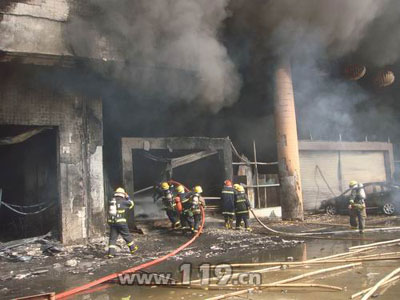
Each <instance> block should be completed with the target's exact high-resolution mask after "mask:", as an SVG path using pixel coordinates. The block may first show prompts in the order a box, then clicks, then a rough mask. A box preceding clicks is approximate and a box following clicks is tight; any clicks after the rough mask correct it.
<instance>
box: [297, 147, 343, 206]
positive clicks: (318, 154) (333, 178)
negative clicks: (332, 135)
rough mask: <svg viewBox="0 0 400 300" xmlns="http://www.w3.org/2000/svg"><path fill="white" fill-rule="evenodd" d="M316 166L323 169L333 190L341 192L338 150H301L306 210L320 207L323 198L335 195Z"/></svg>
mask: <svg viewBox="0 0 400 300" xmlns="http://www.w3.org/2000/svg"><path fill="white" fill-rule="evenodd" d="M316 166H318V167H319V169H320V170H321V172H322V174H323V176H324V177H325V179H326V181H327V183H328V184H329V186H330V188H331V189H332V190H333V192H334V193H335V194H336V195H339V194H340V188H339V179H338V166H339V155H338V152H337V151H309V150H301V151H300V170H301V183H302V188H303V203H304V209H305V210H314V209H318V208H319V206H320V203H321V201H322V200H325V199H328V198H332V197H333V195H332V193H331V192H330V190H329V188H328V186H327V184H326V183H325V181H324V180H323V178H322V176H321V173H320V172H319V171H318V169H317V168H316Z"/></svg>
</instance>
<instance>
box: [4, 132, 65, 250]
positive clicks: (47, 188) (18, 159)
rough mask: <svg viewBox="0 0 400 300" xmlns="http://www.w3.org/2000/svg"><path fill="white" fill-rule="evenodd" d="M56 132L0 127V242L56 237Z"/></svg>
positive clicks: (57, 197) (58, 211)
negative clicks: (42, 236) (50, 234)
mask: <svg viewBox="0 0 400 300" xmlns="http://www.w3.org/2000/svg"><path fill="white" fill-rule="evenodd" d="M57 147H58V131H57V129H56V128H50V127H36V126H35V127H33V126H19V125H18V126H17V125H1V126H0V170H1V172H0V242H6V241H10V240H16V239H22V238H28V237H33V236H40V235H44V234H47V233H48V232H52V233H54V234H56V235H58V234H59V232H60V231H59V229H60V228H59V226H60V209H59V201H60V200H59V199H60V197H59V188H58V185H59V172H58V154H57V153H58V151H57Z"/></svg>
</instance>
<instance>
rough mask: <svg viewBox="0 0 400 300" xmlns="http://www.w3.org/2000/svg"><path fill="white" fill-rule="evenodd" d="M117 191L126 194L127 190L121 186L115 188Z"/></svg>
mask: <svg viewBox="0 0 400 300" xmlns="http://www.w3.org/2000/svg"><path fill="white" fill-rule="evenodd" d="M115 192H116V193H121V194H126V192H125V190H124V189H123V188H122V187H119V188H117V189H116V190H115Z"/></svg>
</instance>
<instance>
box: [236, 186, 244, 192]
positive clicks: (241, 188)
mask: <svg viewBox="0 0 400 300" xmlns="http://www.w3.org/2000/svg"><path fill="white" fill-rule="evenodd" d="M237 191H238V192H239V193H244V187H243V185H240V184H238V187H237Z"/></svg>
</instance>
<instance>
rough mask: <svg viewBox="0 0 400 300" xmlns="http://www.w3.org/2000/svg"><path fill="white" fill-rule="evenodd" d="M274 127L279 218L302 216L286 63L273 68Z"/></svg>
mask: <svg viewBox="0 0 400 300" xmlns="http://www.w3.org/2000/svg"><path fill="white" fill-rule="evenodd" d="M275 89H276V91H275V128H276V140H277V148H278V162H279V178H280V184H281V187H280V196H281V206H282V219H283V220H303V218H304V216H303V197H302V193H301V181H300V162H299V145H298V138H297V125H296V112H295V105H294V94H293V84H292V75H291V69H290V63H289V62H288V61H281V62H280V64H279V65H278V66H277V69H276V71H275Z"/></svg>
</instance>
